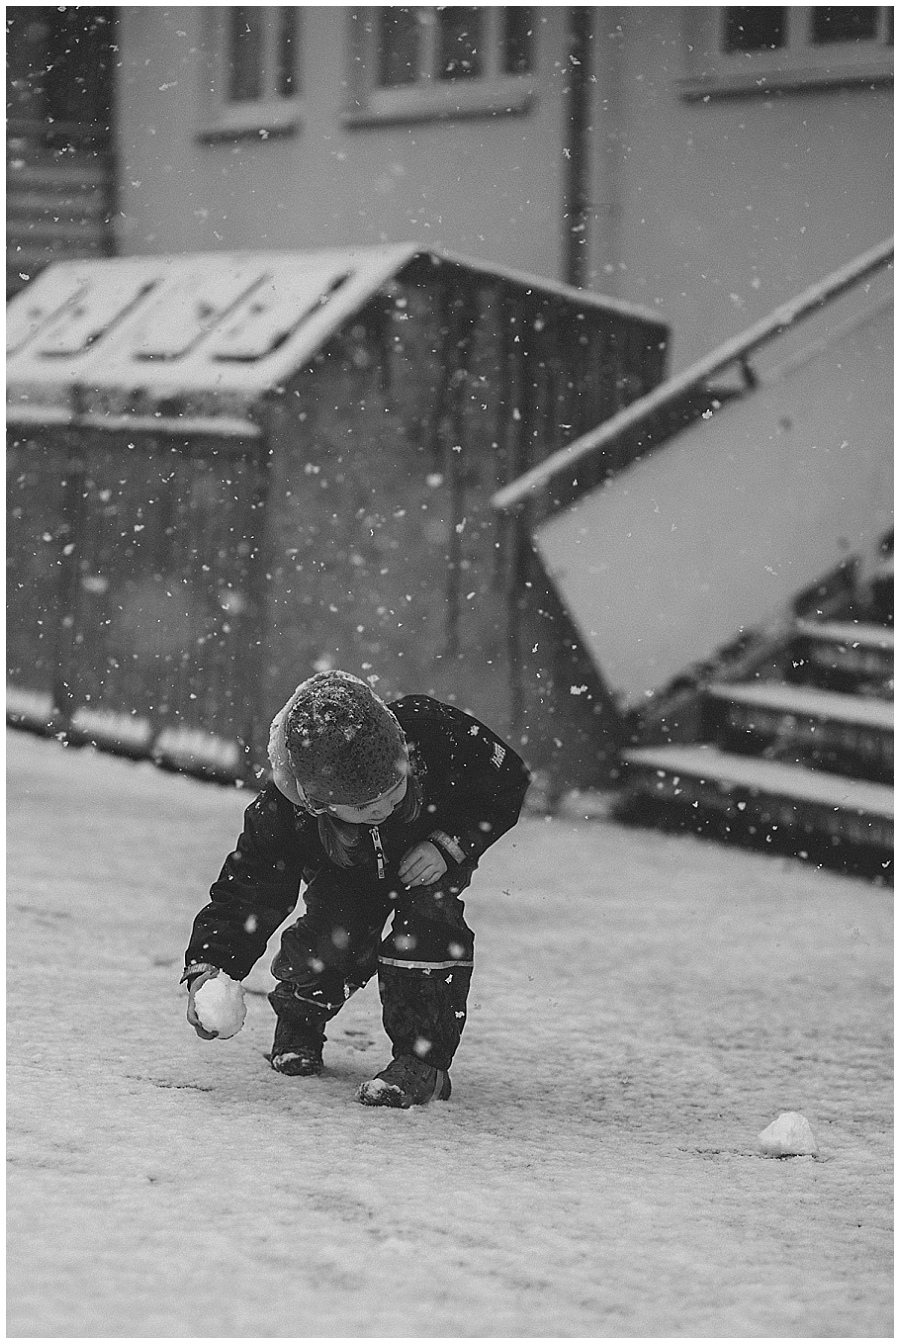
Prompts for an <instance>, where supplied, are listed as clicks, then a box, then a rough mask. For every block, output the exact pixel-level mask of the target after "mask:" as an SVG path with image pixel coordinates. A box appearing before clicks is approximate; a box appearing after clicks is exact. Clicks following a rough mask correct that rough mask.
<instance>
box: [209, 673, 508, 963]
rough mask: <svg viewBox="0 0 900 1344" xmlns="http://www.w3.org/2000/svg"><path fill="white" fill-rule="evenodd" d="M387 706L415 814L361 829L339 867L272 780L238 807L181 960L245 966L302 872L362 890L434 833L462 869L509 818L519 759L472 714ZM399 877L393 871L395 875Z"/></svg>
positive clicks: (413, 703)
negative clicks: (415, 793) (415, 789)
mask: <svg viewBox="0 0 900 1344" xmlns="http://www.w3.org/2000/svg"><path fill="white" fill-rule="evenodd" d="M390 709H391V710H392V712H393V713H394V714H395V715H396V717H397V719H398V721H399V723H400V726H401V727H402V728H403V731H404V733H405V735H406V739H407V742H408V743H409V747H410V754H411V757H412V759H413V761H414V768H415V772H416V779H417V781H418V784H419V787H420V789H421V794H422V807H421V809H420V812H419V815H418V817H417V818H416V819H415V820H414V821H412V822H410V823H406V824H404V823H403V822H401V821H399V820H397V819H396V818H394V817H388V819H387V821H384V822H382V824H381V825H380V826H377V827H376V826H370V827H364V828H361V829H362V830H363V831H368V833H369V834H368V835H367V836H364V837H363V839H364V843H363V844H361V845H360V846H359V852H360V858H359V861H358V862H357V863H355V864H354V866H353V867H352V868H344V869H338V868H337V867H336V865H335V864H334V863H333V862H332V861H331V860H330V859H329V857H328V855H327V854H326V852H325V850H324V848H323V846H322V843H321V840H320V839H319V829H318V823H317V820H316V818H315V817H313V816H311V815H310V813H308V812H306V811H305V810H304V809H303V808H300V807H297V806H296V805H295V804H294V803H292V802H291V801H290V800H289V799H288V798H286V797H285V796H284V794H283V793H282V792H281V791H280V790H279V789H278V787H277V786H276V784H275V783H270V784H269V785H268V786H267V787H266V788H265V789H263V791H262V792H261V793H260V794H259V795H258V796H257V798H256V799H255V801H254V802H253V803H251V804H250V806H249V807H248V808H247V811H246V812H245V814H244V829H243V831H242V832H241V835H240V838H239V839H238V842H237V847H236V849H235V850H234V851H233V852H232V853H231V854H229V856H228V858H227V859H226V860H225V864H224V866H223V868H222V871H221V873H220V874H219V877H218V878H217V879H216V881H215V882H214V883H213V885H212V887H211V889H210V896H211V900H210V903H209V904H208V905H206V906H204V908H203V909H202V910H201V911H200V913H199V914H198V915H197V918H196V919H195V921H194V927H193V932H192V935H191V940H190V943H189V944H188V949H187V953H186V956H185V964H186V965H190V964H193V963H200V962H208V963H210V964H212V965H214V966H218V967H219V968H220V970H223V971H225V972H227V974H228V975H230V976H232V977H233V978H234V979H236V980H241V979H243V978H244V976H245V975H247V973H248V972H249V971H250V970H251V968H252V967H253V965H254V964H255V963H256V962H257V961H258V960H259V958H260V957H261V956H262V955H263V953H264V952H265V950H266V945H267V943H268V941H269V939H270V938H271V936H272V934H273V933H274V932H275V930H276V929H277V928H278V926H279V925H280V924H281V923H283V921H284V920H285V919H286V918H287V917H288V915H289V914H290V913H291V911H292V910H293V909H294V907H295V905H296V904H297V900H298V898H299V895H300V884H301V882H305V883H310V882H312V881H313V880H314V879H315V878H316V877H317V876H318V875H319V874H320V873H321V872H322V871H323V870H325V869H330V870H332V871H333V872H340V873H341V874H342V875H344V877H345V880H346V884H347V889H348V891H351V892H359V893H360V894H361V895H362V894H363V893H364V892H365V891H366V890H371V889H372V887H373V886H376V885H378V884H380V883H381V882H384V881H387V880H388V877H389V874H390V872H391V870H392V871H393V873H394V874H396V869H397V864H398V863H399V861H400V859H401V858H402V857H403V855H404V854H405V853H406V851H407V850H408V849H409V848H410V847H411V846H412V845H414V844H417V843H418V842H419V841H421V840H426V839H431V840H432V841H433V843H435V844H436V845H437V846H438V848H439V849H440V850H441V853H442V854H443V857H444V858H445V860H446V861H447V864H448V871H449V872H450V874H451V878H452V874H453V870H454V867H455V866H460V865H465V866H466V868H467V870H468V871H471V869H472V868H473V867H474V866H475V865H476V864H477V862H478V859H479V858H480V856H481V855H482V854H483V853H484V851H485V850H486V849H487V848H488V846H489V845H492V844H493V843H494V841H495V840H498V839H499V838H500V836H501V835H503V834H504V832H506V831H508V830H509V829H510V827H512V826H514V825H515V823H516V821H517V820H518V816H519V811H520V809H521V806H522V803H523V801H524V798H525V793H526V791H527V789H528V784H529V782H530V778H531V777H530V774H529V772H528V769H527V768H526V766H525V764H524V762H523V761H522V760H521V758H520V757H519V756H517V755H516V753H515V752H514V751H513V750H512V748H511V747H509V746H508V745H507V744H506V743H505V742H503V741H501V739H500V738H499V737H498V736H497V735H496V733H493V732H492V731H491V730H490V729H489V728H486V727H485V726H484V724H482V723H479V722H478V720H477V719H474V718H472V717H471V716H470V715H468V714H464V713H463V712H462V711H461V710H459V709H456V708H455V707H454V706H452V705H445V704H442V703H441V702H440V701H439V700H433V699H431V698H430V697H429V696H425V695H409V696H405V697H404V698H403V699H402V700H397V701H394V703H393V704H391V705H390ZM394 880H396V878H394Z"/></svg>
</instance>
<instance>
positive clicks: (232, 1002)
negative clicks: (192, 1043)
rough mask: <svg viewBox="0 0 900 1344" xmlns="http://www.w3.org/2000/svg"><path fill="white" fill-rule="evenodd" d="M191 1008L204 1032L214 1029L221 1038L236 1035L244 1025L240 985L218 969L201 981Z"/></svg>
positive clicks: (244, 1007) (242, 997)
mask: <svg viewBox="0 0 900 1344" xmlns="http://www.w3.org/2000/svg"><path fill="white" fill-rule="evenodd" d="M194 1009H195V1011H196V1013H197V1016H198V1017H199V1019H200V1023H201V1026H203V1028H204V1029H205V1030H206V1031H214V1032H216V1034H217V1035H218V1036H219V1037H220V1039H221V1040H223V1041H227V1040H228V1038H229V1036H236V1035H237V1034H238V1032H239V1031H240V1029H241V1027H242V1026H243V1025H244V1018H245V1017H246V1016H247V1005H246V1004H245V1003H244V987H243V985H240V984H238V982H237V980H232V978H231V976H230V975H225V973H224V972H220V973H219V974H218V975H216V976H213V978H212V979H211V980H207V981H205V982H204V983H203V984H202V985H201V986H200V988H199V989H198V990H197V993H196V994H195V995H194Z"/></svg>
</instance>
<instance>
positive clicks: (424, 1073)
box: [356, 1055, 450, 1111]
mask: <svg viewBox="0 0 900 1344" xmlns="http://www.w3.org/2000/svg"><path fill="white" fill-rule="evenodd" d="M449 1096H450V1075H449V1073H448V1072H447V1070H446V1069H436V1068H434V1066H433V1065H431V1064H425V1063H424V1062H423V1061H422V1060H421V1059H416V1057H415V1055H398V1056H397V1058H396V1059H392V1060H391V1062H390V1064H389V1065H388V1066H387V1068H386V1069H382V1070H381V1073H376V1075H375V1077H374V1078H371V1079H370V1080H369V1082H367V1083H363V1085H362V1087H361V1088H360V1089H359V1091H358V1092H357V1094H356V1099H357V1101H361V1102H362V1104H363V1105H364V1106H394V1107H398V1108H400V1109H401V1110H404V1111H405V1110H408V1109H409V1107H410V1106H425V1105H427V1104H428V1102H429V1101H446V1100H447V1098H448V1097H449Z"/></svg>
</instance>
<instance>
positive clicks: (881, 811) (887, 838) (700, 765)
mask: <svg viewBox="0 0 900 1344" xmlns="http://www.w3.org/2000/svg"><path fill="white" fill-rule="evenodd" d="M623 760H624V762H625V765H626V770H627V776H626V788H627V790H628V792H629V794H631V795H632V796H635V795H639V794H643V795H644V796H646V797H649V798H653V799H655V800H657V801H671V802H674V803H677V804H680V805H681V806H683V807H684V806H687V807H690V806H694V805H696V806H698V807H701V806H702V807H710V808H713V809H715V810H716V811H720V812H725V813H727V814H728V815H729V816H730V817H731V818H732V819H733V820H734V821H738V820H739V819H741V817H742V816H743V819H744V820H745V821H746V820H747V816H746V815H744V814H746V813H750V814H751V815H753V816H755V817H757V818H758V820H759V823H760V824H761V825H762V826H782V827H785V828H791V829H794V830H797V831H799V832H801V833H803V832H806V833H809V832H810V831H815V832H819V833H820V834H826V835H830V836H833V837H838V838H840V839H841V840H844V841H849V842H851V843H853V844H858V845H866V846H873V847H875V848H879V849H882V848H883V849H889V848H890V847H891V846H892V845H893V833H894V826H893V818H894V794H893V789H892V788H891V787H890V786H889V785H886V784H875V783H872V782H871V781H869V780H859V779H851V778H848V777H846V776H843V775H834V774H828V773H826V772H823V771H815V770H806V769H803V768H802V767H800V766H792V765H785V764H782V763H780V762H775V761H767V760H760V759H759V758H758V757H752V756H739V755H736V754H733V753H730V752H724V751H721V750H720V749H719V748H718V747H715V746H712V745H708V744H697V745H684V746H681V745H679V746H655V747H638V748H633V749H630V750H628V751H626V752H625V753H624V755H623Z"/></svg>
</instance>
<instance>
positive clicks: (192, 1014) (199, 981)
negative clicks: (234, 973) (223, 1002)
mask: <svg viewBox="0 0 900 1344" xmlns="http://www.w3.org/2000/svg"><path fill="white" fill-rule="evenodd" d="M218 974H219V971H218V968H217V967H216V968H214V969H212V970H209V971H203V972H202V973H201V974H200V975H198V976H197V977H196V978H195V979H194V980H192V981H191V985H190V989H189V990H188V1004H187V1020H188V1021H189V1022H190V1024H191V1026H192V1027H193V1028H194V1031H196V1033H197V1035H198V1036H200V1037H202V1038H203V1040H204V1041H213V1040H215V1038H216V1037H217V1036H218V1034H219V1033H218V1032H217V1031H207V1030H206V1028H205V1027H204V1026H203V1025H202V1024H201V1022H200V1018H199V1017H198V1016H197V1009H196V1008H195V1007H194V996H195V995H196V993H197V990H198V989H199V988H200V986H201V985H205V984H206V982H207V980H211V979H212V978H213V976H214V975H218Z"/></svg>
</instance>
